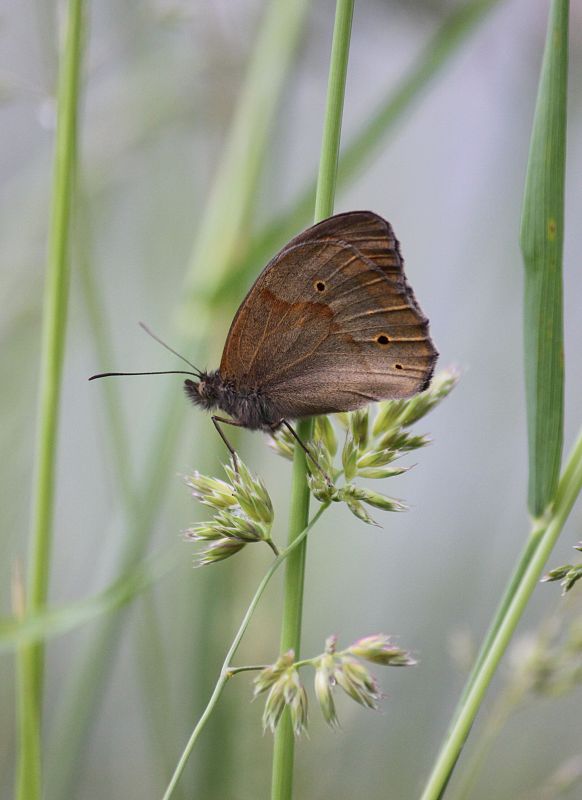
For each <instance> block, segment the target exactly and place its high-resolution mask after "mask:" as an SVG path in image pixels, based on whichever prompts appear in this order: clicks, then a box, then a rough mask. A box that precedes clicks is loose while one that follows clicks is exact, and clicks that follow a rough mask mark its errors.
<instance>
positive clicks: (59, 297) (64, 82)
mask: <svg viewBox="0 0 582 800" xmlns="http://www.w3.org/2000/svg"><path fill="white" fill-rule="evenodd" d="M83 6H84V4H83V2H82V0H70V2H69V4H68V9H67V28H66V33H65V39H64V47H63V51H62V57H61V64H60V67H59V84H58V95H57V132H56V141H55V157H54V172H53V187H52V196H51V219H50V225H49V241H48V256H47V272H46V281H45V291H44V300H43V329H42V342H41V364H40V387H39V411H38V428H37V446H36V470H35V476H34V489H33V509H32V524H31V538H30V550H29V564H28V580H27V584H26V592H25V613H26V614H34V613H37V612H39V611H42V609H43V608H44V606H45V605H46V600H47V594H48V585H49V575H50V564H51V550H52V535H53V517H54V498H55V482H56V457H57V438H58V422H59V406H60V396H61V382H62V372H63V362H64V351H65V333H66V321H67V303H68V286H69V234H70V228H71V206H72V195H73V188H74V178H75V162H76V154H77V117H78V104H79V103H78V100H79V87H80V78H81V62H82V50H83ZM18 672H19V675H18V683H19V706H18V722H19V736H20V740H19V743H20V750H19V763H18V770H17V777H16V781H17V787H16V796H17V797H18V798H19V800H35V798H37V797H40V794H41V746H40V738H41V723H42V694H43V691H42V690H43V674H44V646H43V644H42V643H41V642H37V643H36V644H31V645H27V646H26V647H24V648H23V649H22V651H21V652H20V654H19V664H18Z"/></svg>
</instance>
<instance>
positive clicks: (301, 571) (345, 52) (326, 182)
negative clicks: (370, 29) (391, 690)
mask: <svg viewBox="0 0 582 800" xmlns="http://www.w3.org/2000/svg"><path fill="white" fill-rule="evenodd" d="M353 13H354V0H337V3H336V15H335V24H334V30H333V39H332V47H331V59H330V69H329V81H328V91H327V104H326V110H325V119H324V127H323V140H322V146H321V158H320V162H319V175H318V179H317V192H316V198H315V219H314V221H315V222H319V221H320V220H322V219H325V218H326V217H329V216H330V215H331V214H333V206H334V199H335V189H336V182H337V166H338V158H339V148H340V137H341V124H342V114H343V106H344V97H345V87H346V77H347V70H348V57H349V51H350V38H351V31H352V18H353ZM312 425H313V421H312V420H304V421H302V422H301V423H300V424H299V426H298V434H299V436H300V438H301V439H302V440H303V441H308V440H309V439H310V436H311V431H312ZM307 474H308V472H307V463H306V458H305V453H304V452H303V450H302V449H301V448H298V447H296V448H295V454H294V459H293V477H292V484H291V513H290V518H289V538H288V541H289V544H290V545H291V544H292V543H293V542H294V541H295V540H296V538H297V537H298V536H299V534H300V531H301V530H302V529H303V528H304V527H305V525H306V523H307V519H308V517H309V487H308V485H307ZM306 544H307V542H306V540H305V541H304V542H303V543H302V544H301V546H299V547H298V548H297V549H296V550H295V551H294V553H293V555H292V556H291V557H290V559H289V561H288V562H287V569H286V574H285V587H284V605H283V621H282V630H281V647H280V652H281V653H285V652H287V651H288V650H293V651H294V652H295V657H296V658H298V657H299V653H300V644H301V621H302V610H303V586H304V580H305V557H306ZM294 752H295V738H294V734H293V727H292V724H291V718H290V716H289V711H288V710H287V709H286V710H285V711H284V713H283V715H282V717H281V720H280V722H279V725H278V726H277V730H276V732H275V741H274V747H273V773H272V782H271V797H272V798H273V800H290V798H291V796H292V791H293V762H294Z"/></svg>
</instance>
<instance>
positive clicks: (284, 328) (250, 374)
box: [90, 211, 438, 464]
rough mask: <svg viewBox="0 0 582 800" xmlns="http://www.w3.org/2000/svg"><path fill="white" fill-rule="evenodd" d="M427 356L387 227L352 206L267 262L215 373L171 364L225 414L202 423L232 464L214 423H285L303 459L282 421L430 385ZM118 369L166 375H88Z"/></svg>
mask: <svg viewBox="0 0 582 800" xmlns="http://www.w3.org/2000/svg"><path fill="white" fill-rule="evenodd" d="M143 327H145V326H143ZM146 330H147V329H146ZM148 332H149V331H148ZM152 335H153V334H152ZM154 338H156V339H157V340H158V341H160V342H161V340H159V339H158V337H156V336H154ZM161 344H163V345H164V346H165V347H168V346H167V345H165V344H164V343H163V342H161ZM168 349H169V350H170V351H171V352H173V353H174V354H175V355H178V356H179V357H180V358H183V357H182V356H180V355H179V354H178V353H176V352H175V351H174V350H172V349H171V348H169V347H168ZM437 357H438V353H437V351H436V349H435V347H434V344H433V342H432V340H431V338H430V334H429V324H428V319H427V318H426V317H425V315H424V314H423V312H422V311H421V309H420V306H419V305H418V303H417V301H416V298H415V296H414V292H413V291H412V288H411V287H410V285H409V284H408V282H407V280H406V277H405V274H404V262H403V259H402V256H401V253H400V246H399V243H398V241H397V239H396V237H395V236H394V232H393V230H392V227H391V225H390V223H388V222H387V221H386V220H385V219H383V218H382V217H380V216H378V215H377V214H375V213H373V212H371V211H350V212H347V213H344V214H336V215H335V216H332V217H329V218H328V219H325V220H323V222H320V223H318V224H317V225H313V226H312V227H310V228H308V229H307V230H305V231H303V233H300V234H299V235H298V236H296V237H295V238H294V239H292V240H291V241H290V242H289V243H288V244H287V245H285V247H284V248H283V249H282V250H281V251H280V252H279V253H278V254H277V255H276V256H275V257H274V258H273V259H272V260H271V261H270V262H269V263H268V264H267V266H266V267H265V268H264V269H263V271H262V272H261V274H260V275H259V277H258V278H257V280H256V281H255V283H254V284H253V286H252V287H251V289H250V291H249V292H248V294H247V296H246V297H245V299H244V300H243V301H242V303H241V305H240V307H239V309H238V311H237V312H236V314H235V316H234V319H233V321H232V324H231V326H230V330H229V332H228V336H227V338H226V343H225V345H224V351H223V353H222V359H221V362H220V366H219V368H218V369H217V370H212V371H205V370H200V369H198V368H197V367H195V366H194V365H193V364H191V363H190V362H189V361H187V359H183V360H184V361H186V362H187V363H188V364H189V365H190V366H191V367H193V369H194V372H193V373H186V372H182V371H179V372H180V374H191V375H193V377H195V378H196V380H192V379H191V378H189V379H187V380H186V381H185V382H184V389H185V391H186V394H187V396H188V398H189V399H190V400H191V401H192V402H193V403H194V404H195V405H197V406H200V407H201V408H203V409H205V410H207V411H215V410H220V411H222V412H224V413H226V414H228V418H226V417H222V416H218V415H216V414H213V415H212V421H213V423H214V425H215V427H216V429H217V431H218V432H219V434H220V436H221V437H222V439H223V441H224V442H225V444H226V446H227V447H228V449H229V451H230V452H231V454H232V455H233V459H234V460H235V464H236V453H235V452H234V450H233V448H232V447H231V445H230V443H229V442H228V440H227V439H226V437H225V435H224V432H223V431H222V429H221V427H220V426H221V424H229V425H235V426H238V427H243V428H249V429H251V430H257V429H261V430H266V431H269V432H271V433H274V432H275V431H276V430H277V429H278V428H279V427H281V426H282V425H284V426H286V427H287V428H288V429H289V431H290V432H291V433H292V435H293V436H294V437H295V439H296V440H297V441H298V442H299V444H300V445H301V446H302V447H303V449H304V450H305V451H306V452H307V454H308V455H310V456H311V454H310V453H309V450H308V449H307V447H306V446H305V445H304V443H303V442H302V441H301V440H300V439H299V437H298V436H297V434H296V432H295V431H294V429H293V427H292V426H291V424H290V421H291V420H299V419H302V418H305V417H310V416H314V415H318V414H328V413H332V412H338V411H353V410H355V409H358V408H360V407H362V406H364V405H367V404H368V403H371V402H377V401H379V400H386V399H393V398H406V397H411V396H412V395H414V394H416V393H417V392H420V391H422V390H424V389H426V388H427V387H428V385H429V383H430V379H431V376H432V374H433V370H434V367H435V363H436V359H437ZM127 374H164V373H103V374H100V375H94V376H92V378H90V380H92V379H94V378H99V377H106V376H109V375H127Z"/></svg>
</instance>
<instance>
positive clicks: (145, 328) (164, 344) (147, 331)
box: [139, 322, 202, 377]
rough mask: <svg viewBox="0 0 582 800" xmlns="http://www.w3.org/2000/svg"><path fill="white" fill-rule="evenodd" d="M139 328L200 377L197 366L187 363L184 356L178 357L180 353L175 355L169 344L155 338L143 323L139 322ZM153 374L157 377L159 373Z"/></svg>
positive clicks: (157, 337)
mask: <svg viewBox="0 0 582 800" xmlns="http://www.w3.org/2000/svg"><path fill="white" fill-rule="evenodd" d="M139 326H140V328H143V330H144V331H145V332H146V333H147V335H148V336H151V337H152V339H155V340H156V342H158V344H161V345H162V347H165V348H166V350H169V351H170V353H173V354H174V355H175V356H178V358H181V359H182V361H184V362H185V363H186V364H188V366H190V367H192V369H193V370H195V371H196V373H197V375H198V377H200V375H201V374H202V373H201V371H200V370H199V369H198V367H197V366H195V365H194V364H193V363H192V362H191V361H188V359H187V358H184V356H181V355H180V353H177V352H176V351H175V350H174V349H173V348H172V347H170V345H169V344H166V343H165V342H163V341H162V340H161V339H160V337H159V336H156V334H155V333H154V332H153V331H151V330H150V329H149V328H148V326H147V325H144V323H143V322H140V323H139ZM139 374H140V375H144V374H146V373H139ZM148 374H153V373H148ZM155 374H158V375H159V374H160V373H155ZM184 374H191V373H184Z"/></svg>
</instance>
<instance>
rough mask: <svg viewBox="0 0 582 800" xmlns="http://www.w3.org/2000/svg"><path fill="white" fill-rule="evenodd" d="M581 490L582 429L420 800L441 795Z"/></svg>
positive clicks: (428, 799)
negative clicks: (542, 526)
mask: <svg viewBox="0 0 582 800" xmlns="http://www.w3.org/2000/svg"><path fill="white" fill-rule="evenodd" d="M580 491H582V432H581V433H580V434H579V436H578V439H577V441H576V443H575V445H574V447H573V449H572V452H571V454H570V456H569V458H568V462H567V464H566V468H565V470H564V472H563V475H562V478H561V480H560V482H559V484H558V490H557V493H556V500H555V503H554V506H553V510H552V514H551V517H550V518H549V519H548V521H547V525H546V527H545V530H544V531H543V533H541V538H540V541H539V544H538V546H537V547H536V548H535V550H534V551H533V553H532V555H531V558H530V561H529V564H528V566H527V567H526V569H525V570H524V572H523V575H522V576H521V578H520V580H519V582H518V585H517V586H516V589H515V592H514V595H513V597H512V599H511V601H510V602H509V604H508V606H507V609H506V612H505V614H504V616H503V619H502V620H501V622H500V624H499V626H498V629H497V631H496V633H495V635H494V636H493V639H492V642H491V645H490V647H489V649H488V651H487V653H486V654H485V656H484V657H483V659H482V662H481V665H480V667H479V669H478V671H477V674H476V675H475V676H474V679H473V681H472V685H471V688H470V689H469V691H468V692H467V696H466V698H465V701H464V703H463V706H462V708H461V710H460V713H459V714H458V717H457V719H456V721H455V723H454V725H453V726H452V728H451V730H450V731H449V733H448V735H447V737H446V739H445V742H444V745H443V748H442V750H441V752H440V754H439V757H438V759H437V761H436V764H435V766H434V768H433V771H432V773H431V775H430V778H429V780H428V783H427V785H426V788H425V790H424V792H423V794H422V798H421V800H437V798H440V797H442V794H443V792H444V789H445V788H446V785H447V783H448V781H449V778H450V776H451V774H452V771H453V769H454V767H455V764H456V762H457V759H458V757H459V755H460V753H461V750H462V748H463V745H464V743H465V740H466V738H467V736H468V735H469V731H470V729H471V725H472V724H473V721H474V719H475V717H476V715H477V712H478V711H479V707H480V705H481V703H482V701H483V698H484V696H485V692H486V691H487V688H488V686H489V684H490V682H491V680H492V678H493V675H494V673H495V670H496V669H497V667H498V665H499V662H500V660H501V658H502V656H503V654H504V653H505V650H506V649H507V646H508V644H509V642H510V640H511V637H512V636H513V633H514V631H515V629H516V627H517V624H518V622H519V620H520V619H521V616H522V615H523V612H524V611H525V608H526V605H527V603H528V601H529V599H530V597H531V595H532V593H533V591H534V589H535V587H536V585H537V583H538V581H539V579H540V576H541V574H542V571H543V569H544V565H545V563H546V561H547V560H548V557H549V555H550V553H551V552H552V549H553V547H554V545H555V543H556V541H557V539H558V536H559V535H560V532H561V531H562V528H563V527H564V524H565V522H566V519H567V518H568V515H569V513H570V511H571V509H572V506H573V505H574V502H575V501H576V498H577V497H578V495H579V494H580Z"/></svg>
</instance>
